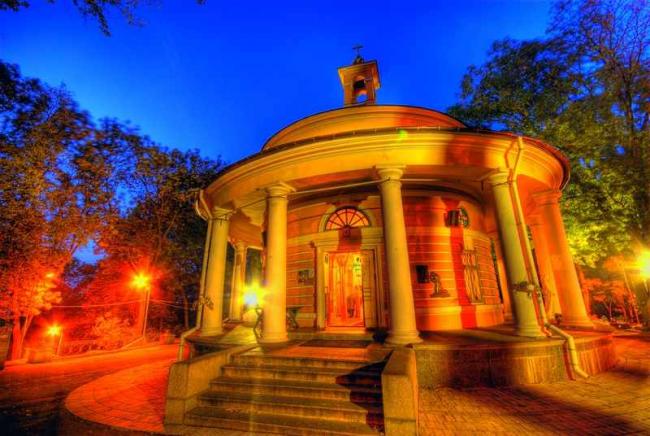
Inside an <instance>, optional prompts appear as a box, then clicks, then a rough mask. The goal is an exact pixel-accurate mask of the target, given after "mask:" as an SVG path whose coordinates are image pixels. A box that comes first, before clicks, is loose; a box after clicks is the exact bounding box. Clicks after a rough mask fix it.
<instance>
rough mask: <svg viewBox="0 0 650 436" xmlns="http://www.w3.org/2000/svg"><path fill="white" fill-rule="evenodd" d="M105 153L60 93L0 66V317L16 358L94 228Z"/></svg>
mask: <svg viewBox="0 0 650 436" xmlns="http://www.w3.org/2000/svg"><path fill="white" fill-rule="evenodd" d="M110 156H111V147H110V145H109V146H106V144H104V143H103V142H102V141H101V138H99V137H97V136H96V135H95V134H94V126H93V123H92V121H91V119H90V117H89V116H88V114H87V113H85V112H82V111H80V110H79V109H78V108H77V106H76V103H75V102H74V101H73V100H72V99H71V98H70V96H69V95H68V93H67V92H66V91H65V90H64V89H53V88H50V87H48V86H46V85H43V84H42V83H40V82H39V81H37V80H34V79H26V78H22V77H21V76H20V72H19V70H18V68H17V67H16V66H14V65H9V64H5V63H1V62H0V294H1V295H2V297H1V299H0V310H3V312H4V313H5V316H8V317H9V318H11V319H13V324H14V336H13V337H14V341H13V347H14V348H13V349H12V355H13V356H14V357H17V356H18V355H20V352H21V348H22V342H23V340H24V338H25V336H26V334H27V331H28V329H29V327H30V325H31V320H32V319H33V316H35V315H37V314H39V313H40V312H41V311H42V310H47V309H49V308H50V307H51V304H52V303H54V302H56V301H58V299H59V294H58V293H57V292H56V291H54V289H53V287H52V286H48V285H46V284H44V283H46V282H48V281H49V280H50V279H52V278H53V277H59V276H60V274H61V273H62V272H63V269H64V267H65V265H66V264H67V263H69V262H70V260H71V259H72V256H73V255H74V253H75V251H76V250H77V249H78V248H79V247H80V246H82V245H84V244H85V243H86V242H87V241H88V240H89V239H90V238H91V237H92V236H93V235H94V234H95V233H96V232H97V231H98V229H99V228H100V227H101V226H102V223H103V221H104V220H105V217H106V215H107V214H109V213H110V208H111V204H112V201H113V197H114V192H113V190H112V188H111V185H110V183H109V182H108V176H109V174H110V173H111V171H112V169H111V164H110V162H109V161H110Z"/></svg>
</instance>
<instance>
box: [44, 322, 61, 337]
mask: <svg viewBox="0 0 650 436" xmlns="http://www.w3.org/2000/svg"><path fill="white" fill-rule="evenodd" d="M60 334H61V326H60V325H58V324H53V325H51V326H49V327H48V328H47V335H48V336H59V335H60Z"/></svg>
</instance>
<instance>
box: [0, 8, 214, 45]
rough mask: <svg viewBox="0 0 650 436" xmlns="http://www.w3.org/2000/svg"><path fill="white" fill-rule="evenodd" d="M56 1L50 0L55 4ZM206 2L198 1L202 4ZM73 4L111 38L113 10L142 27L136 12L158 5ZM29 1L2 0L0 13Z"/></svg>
mask: <svg viewBox="0 0 650 436" xmlns="http://www.w3.org/2000/svg"><path fill="white" fill-rule="evenodd" d="M54 1H55V0H48V2H49V3H54ZM204 1H205V0H197V3H198V4H202V3H203V2H204ZM72 3H73V4H74V6H75V7H76V8H77V10H78V11H79V12H80V13H81V15H83V16H84V17H90V18H93V19H95V20H97V23H98V24H99V29H100V30H101V31H102V33H103V34H104V35H106V36H110V34H111V31H110V26H109V25H108V15H109V14H110V12H111V11H112V10H117V11H118V12H119V13H120V14H121V15H122V16H123V17H124V18H125V19H126V21H127V22H128V23H129V24H132V25H141V24H142V21H141V20H140V19H139V18H138V17H137V16H136V14H135V11H136V9H137V8H138V7H139V6H140V4H141V3H157V2H155V1H152V0H145V1H144V2H143V1H141V0H72ZM29 5H30V3H29V1H26V0H0V11H1V10H9V11H14V12H17V11H19V10H21V9H24V8H28V7H29Z"/></svg>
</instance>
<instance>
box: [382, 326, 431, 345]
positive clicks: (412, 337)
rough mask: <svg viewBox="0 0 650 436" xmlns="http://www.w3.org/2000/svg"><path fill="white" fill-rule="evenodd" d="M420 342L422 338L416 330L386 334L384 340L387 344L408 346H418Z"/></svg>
mask: <svg viewBox="0 0 650 436" xmlns="http://www.w3.org/2000/svg"><path fill="white" fill-rule="evenodd" d="M420 342H422V338H421V337H420V334H419V332H418V331H417V330H415V331H413V332H392V331H390V332H388V337H387V338H386V343H387V344H393V345H408V344H419V343H420Z"/></svg>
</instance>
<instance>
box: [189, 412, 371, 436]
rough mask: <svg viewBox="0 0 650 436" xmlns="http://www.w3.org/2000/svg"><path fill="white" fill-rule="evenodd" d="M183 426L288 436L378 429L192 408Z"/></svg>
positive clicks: (349, 435) (363, 432)
mask: <svg viewBox="0 0 650 436" xmlns="http://www.w3.org/2000/svg"><path fill="white" fill-rule="evenodd" d="M185 424H187V425H194V426H202V427H216V428H223V429H230V430H239V431H244V432H249V433H250V434H263V433H272V434H283V435H291V436H311V435H318V436H324V435H328V436H352V435H377V434H380V432H381V430H382V427H381V426H377V427H373V426H371V425H368V424H364V423H356V422H341V421H328V420H324V419H313V418H303V417H295V416H293V417H290V416H277V415H269V414H263V413H238V412H229V411H225V410H219V409H216V408H214V407H196V408H194V409H192V410H191V411H190V412H189V413H188V414H187V415H186V416H185Z"/></svg>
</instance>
